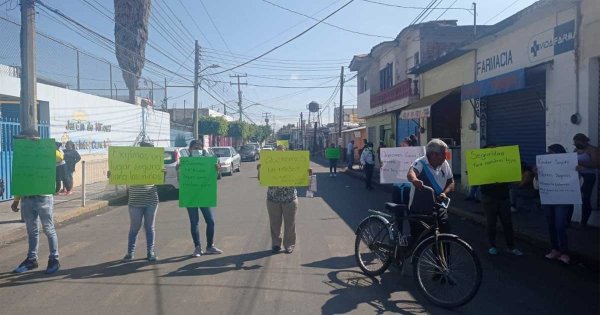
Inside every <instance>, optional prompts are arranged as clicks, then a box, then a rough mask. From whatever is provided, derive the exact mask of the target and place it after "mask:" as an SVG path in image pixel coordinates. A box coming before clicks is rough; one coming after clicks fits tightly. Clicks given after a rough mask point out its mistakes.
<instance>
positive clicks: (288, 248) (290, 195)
mask: <svg viewBox="0 0 600 315" xmlns="http://www.w3.org/2000/svg"><path fill="white" fill-rule="evenodd" d="M276 151H279V152H280V151H285V147H284V146H282V145H278V146H277V149H276ZM264 157H265V156H261V160H262V159H263V158H264ZM307 162H308V161H307ZM266 164H267V162H265V168H268V166H267V165H266ZM260 169H261V164H259V165H258V166H257V170H258V178H259V180H261V173H260ZM266 172H268V169H267V170H265V173H266ZM307 175H312V170H310V168H308V174H307ZM265 177H266V176H265ZM307 179H308V177H307ZM297 210H298V191H297V190H296V188H295V187H294V186H285V187H284V186H268V189H267V211H268V213H269V223H270V230H271V242H272V243H271V244H272V245H273V246H272V250H273V253H279V251H281V244H282V242H283V246H284V248H285V252H286V253H287V254H291V253H292V252H293V251H294V248H295V247H296V212H297ZM282 223H283V238H282V237H281V225H282Z"/></svg>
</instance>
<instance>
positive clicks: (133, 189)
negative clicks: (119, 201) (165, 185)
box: [129, 185, 158, 207]
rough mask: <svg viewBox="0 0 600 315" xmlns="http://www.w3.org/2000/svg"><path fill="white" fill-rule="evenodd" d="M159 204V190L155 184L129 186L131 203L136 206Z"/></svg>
mask: <svg viewBox="0 0 600 315" xmlns="http://www.w3.org/2000/svg"><path fill="white" fill-rule="evenodd" d="M157 204H158V190H157V189H156V186H155V185H140V186H129V205H130V206H134V207H146V206H154V205H157Z"/></svg>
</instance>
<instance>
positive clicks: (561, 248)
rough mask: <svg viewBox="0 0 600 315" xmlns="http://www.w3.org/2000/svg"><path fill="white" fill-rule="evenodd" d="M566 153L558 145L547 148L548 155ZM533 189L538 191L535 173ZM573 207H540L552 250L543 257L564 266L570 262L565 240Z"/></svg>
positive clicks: (565, 205)
mask: <svg viewBox="0 0 600 315" xmlns="http://www.w3.org/2000/svg"><path fill="white" fill-rule="evenodd" d="M560 153H567V150H566V149H565V148H564V147H563V146H562V145H560V144H553V145H551V146H549V147H548V154H560ZM533 186H534V188H535V189H539V181H538V176H537V172H536V174H535V179H534V181H533ZM572 208H573V205H567V204H563V205H542V209H543V210H544V214H545V215H546V220H547V222H548V234H549V235H550V243H551V244H552V250H551V251H550V253H548V254H547V255H546V256H545V257H546V258H547V259H550V260H559V261H560V262H562V263H563V264H565V265H568V264H569V263H570V262H571V258H570V257H569V254H568V253H569V246H568V240H567V227H568V226H569V213H570V212H571V209H572Z"/></svg>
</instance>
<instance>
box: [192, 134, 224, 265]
mask: <svg viewBox="0 0 600 315" xmlns="http://www.w3.org/2000/svg"><path fill="white" fill-rule="evenodd" d="M189 150H190V153H191V156H194V157H200V158H201V157H206V156H210V155H209V153H208V152H207V151H206V150H205V149H204V142H203V141H200V140H192V141H191V142H190V145H189ZM217 163H218V162H217ZM215 167H218V166H217V165H215ZM198 193H202V192H198ZM187 212H188V218H189V219H190V234H191V235H192V241H193V242H194V253H193V254H192V257H200V256H202V255H206V254H208V255H218V254H222V253H223V251H222V250H220V249H219V248H218V247H217V246H215V243H214V239H215V219H214V216H213V211H212V208H210V207H192V208H187ZM200 212H202V217H204V222H205V223H206V251H202V244H201V242H200V229H199V224H200Z"/></svg>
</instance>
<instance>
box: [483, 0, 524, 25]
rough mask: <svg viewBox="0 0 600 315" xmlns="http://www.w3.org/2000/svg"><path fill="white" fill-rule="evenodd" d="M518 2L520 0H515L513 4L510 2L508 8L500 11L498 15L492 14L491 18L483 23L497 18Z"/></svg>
mask: <svg viewBox="0 0 600 315" xmlns="http://www.w3.org/2000/svg"><path fill="white" fill-rule="evenodd" d="M517 2H519V0H515V1H513V2H512V3H511V4H509V5H508V6H506V8H504V9H502V10H501V11H500V12H498V13H497V14H496V15H494V16H492V17H491V18H489V19H488V20H487V21H485V22H483V24H487V23H488V22H489V21H491V20H493V19H495V18H497V17H498V16H499V15H500V14H502V13H504V12H506V10H508V9H510V7H512V6H513V5H515V4H517Z"/></svg>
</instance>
